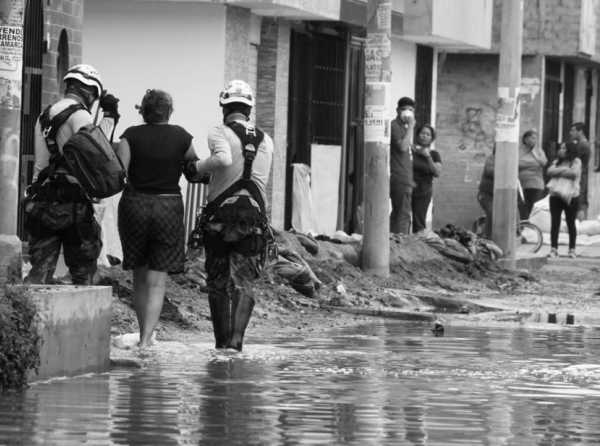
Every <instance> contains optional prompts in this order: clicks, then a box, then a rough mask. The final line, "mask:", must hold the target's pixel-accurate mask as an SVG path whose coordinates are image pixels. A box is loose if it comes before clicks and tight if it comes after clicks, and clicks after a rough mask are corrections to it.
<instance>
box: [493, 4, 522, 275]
mask: <svg viewBox="0 0 600 446" xmlns="http://www.w3.org/2000/svg"><path fill="white" fill-rule="evenodd" d="M522 36H523V0H503V2H502V28H501V34H500V70H499V76H498V111H497V114H496V157H495V163H494V209H493V221H492V239H493V240H494V241H495V242H496V243H497V244H498V246H499V247H500V248H501V249H502V250H503V251H504V259H505V262H506V266H507V267H509V268H514V267H515V264H516V258H515V255H516V252H515V251H516V235H517V227H516V223H517V218H518V215H517V213H518V211H517V182H518V169H519V116H520V109H521V104H520V103H519V88H520V86H521V52H522V45H523V37H522Z"/></svg>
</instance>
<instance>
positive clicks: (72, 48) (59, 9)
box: [42, 0, 93, 108]
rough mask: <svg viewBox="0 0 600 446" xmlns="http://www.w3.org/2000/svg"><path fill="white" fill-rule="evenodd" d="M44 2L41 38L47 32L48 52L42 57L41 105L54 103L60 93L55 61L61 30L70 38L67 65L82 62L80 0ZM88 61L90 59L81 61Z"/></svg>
mask: <svg viewBox="0 0 600 446" xmlns="http://www.w3.org/2000/svg"><path fill="white" fill-rule="evenodd" d="M49 3H50V4H48V2H44V8H45V9H44V23H45V25H44V37H45V36H46V34H45V33H49V35H50V41H49V42H48V52H47V53H46V54H44V60H43V70H44V71H43V83H42V108H43V107H45V106H46V105H48V104H50V103H51V102H54V101H55V100H56V99H58V97H59V96H60V95H61V93H62V92H61V91H59V82H58V80H57V75H56V73H57V71H56V61H57V56H58V41H59V38H60V33H61V31H62V30H63V29H64V30H66V32H67V36H68V41H69V65H75V64H77V63H81V62H82V60H81V55H82V47H81V43H82V35H81V32H82V27H83V0H52V2H49ZM84 62H86V63H91V64H92V65H93V61H84Z"/></svg>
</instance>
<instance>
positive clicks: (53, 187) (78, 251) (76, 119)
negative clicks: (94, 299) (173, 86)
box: [25, 64, 118, 285]
mask: <svg viewBox="0 0 600 446" xmlns="http://www.w3.org/2000/svg"><path fill="white" fill-rule="evenodd" d="M63 80H64V83H65V93H64V97H63V98H62V99H60V100H59V101H57V102H56V103H54V104H52V105H51V106H49V107H48V108H46V110H45V111H44V113H42V115H40V118H39V119H38V121H37V123H36V125H35V147H34V149H35V165H34V172H33V184H32V185H31V186H30V188H29V191H28V198H29V201H28V202H27V204H26V206H25V213H26V217H25V224H26V229H27V231H28V232H29V235H30V238H29V257H30V261H31V271H30V272H29V275H28V277H27V279H26V281H27V282H28V283H35V284H43V283H52V280H53V275H54V271H55V269H56V263H57V261H58V256H59V254H60V250H61V246H62V248H63V250H64V256H65V263H66V265H67V267H68V268H69V272H70V274H71V279H72V282H73V284H75V285H90V284H91V283H92V279H93V276H94V273H95V272H96V262H97V259H98V255H99V254H100V248H101V247H102V242H101V241H100V227H99V226H98V223H97V222H96V220H95V218H94V209H93V207H92V203H91V200H90V198H89V197H88V195H87V194H86V193H85V192H84V190H83V188H82V187H81V185H80V184H79V182H78V181H77V179H76V178H75V177H74V176H73V175H71V174H70V172H69V170H68V168H67V167H66V165H65V164H64V162H63V159H62V151H63V146H64V145H65V143H66V142H67V141H68V140H69V138H71V136H73V135H74V134H75V133H77V131H78V130H79V129H80V128H81V127H83V126H86V125H89V124H93V118H92V108H93V107H94V105H95V104H96V103H97V102H98V101H99V102H100V103H99V106H100V107H103V108H104V117H103V120H102V122H101V128H102V130H103V131H104V133H105V135H108V136H110V130H112V128H113V127H114V125H115V122H116V120H117V119H118V111H117V102H118V100H117V99H116V98H115V97H114V96H112V95H108V96H106V95H104V94H103V93H104V90H103V88H102V79H101V78H100V73H98V71H97V70H96V69H95V68H94V67H92V66H91V65H86V64H79V65H75V66H73V67H71V68H70V69H69V71H67V74H66V75H65V76H64V78H63ZM59 114H63V115H62V116H66V120H64V121H62V124H59V123H57V122H56V121H55V120H54V118H56V117H57V116H58V115H59ZM58 120H59V118H57V121H58Z"/></svg>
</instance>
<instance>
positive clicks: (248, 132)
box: [202, 121, 267, 219]
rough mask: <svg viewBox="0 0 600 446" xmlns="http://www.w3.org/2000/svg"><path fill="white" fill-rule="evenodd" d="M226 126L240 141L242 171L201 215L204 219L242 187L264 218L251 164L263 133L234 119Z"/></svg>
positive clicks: (262, 203)
mask: <svg viewBox="0 0 600 446" xmlns="http://www.w3.org/2000/svg"><path fill="white" fill-rule="evenodd" d="M227 126H228V127H229V128H230V129H231V130H233V132H234V133H235V134H236V135H237V137H238V138H239V139H240V141H241V143H242V154H243V155H244V173H243V174H242V178H240V179H239V180H237V181H236V182H235V183H233V184H232V185H231V186H229V187H228V188H227V189H225V190H224V191H223V192H221V193H220V194H219V195H218V196H217V197H216V198H215V199H214V200H212V201H211V202H210V203H208V204H207V205H206V207H205V208H204V212H203V213H202V215H203V217H204V218H205V219H208V218H210V217H211V216H212V215H213V214H214V213H215V212H216V211H217V209H218V208H219V207H220V206H221V204H223V202H224V201H225V200H226V199H227V198H229V197H231V196H232V195H234V194H235V193H236V192H239V191H240V190H242V189H246V190H247V191H248V192H249V193H250V196H251V197H252V198H253V199H254V200H255V201H256V202H257V203H258V206H259V207H260V212H261V214H262V215H263V217H265V218H266V215H267V212H266V207H265V201H264V200H263V197H262V195H261V193H260V190H259V189H258V186H257V185H256V183H255V182H254V181H253V180H252V164H253V163H254V159H255V158H256V152H257V150H258V146H260V144H261V143H262V141H263V139H264V137H265V134H264V132H263V131H262V130H260V129H258V128H256V127H254V126H252V125H250V124H242V123H240V122H236V121H233V122H230V123H228V124H227Z"/></svg>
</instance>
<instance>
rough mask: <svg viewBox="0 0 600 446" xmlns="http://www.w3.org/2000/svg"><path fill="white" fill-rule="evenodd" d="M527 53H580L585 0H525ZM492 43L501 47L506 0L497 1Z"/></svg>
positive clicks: (495, 48) (524, 42) (524, 49)
mask: <svg viewBox="0 0 600 446" xmlns="http://www.w3.org/2000/svg"><path fill="white" fill-rule="evenodd" d="M523 3H524V11H523V53H524V54H536V53H540V54H552V55H576V54H577V50H578V46H579V22H580V14H581V9H580V8H581V0H537V1H532V0H525V1H524V2H523ZM493 17H494V19H493V23H492V42H493V44H492V45H493V48H494V50H496V51H497V50H498V49H499V43H500V28H501V22H502V0H494V15H493Z"/></svg>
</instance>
